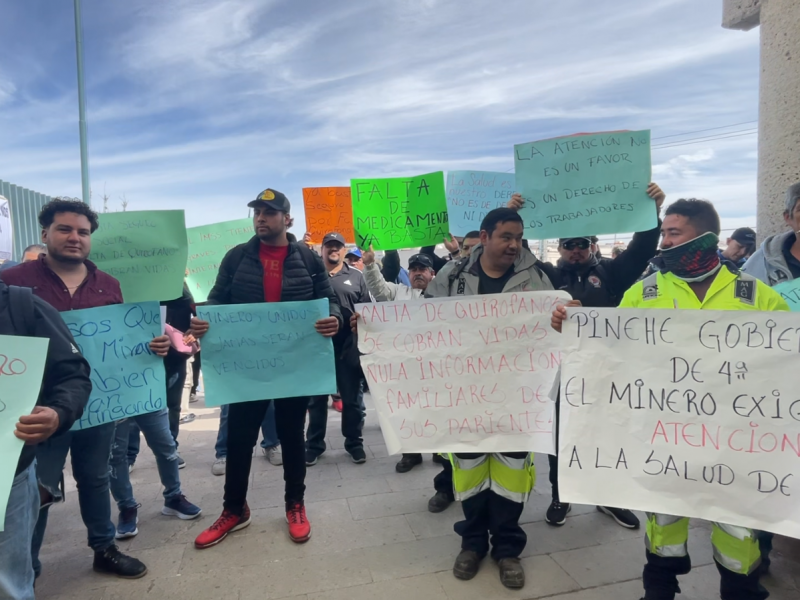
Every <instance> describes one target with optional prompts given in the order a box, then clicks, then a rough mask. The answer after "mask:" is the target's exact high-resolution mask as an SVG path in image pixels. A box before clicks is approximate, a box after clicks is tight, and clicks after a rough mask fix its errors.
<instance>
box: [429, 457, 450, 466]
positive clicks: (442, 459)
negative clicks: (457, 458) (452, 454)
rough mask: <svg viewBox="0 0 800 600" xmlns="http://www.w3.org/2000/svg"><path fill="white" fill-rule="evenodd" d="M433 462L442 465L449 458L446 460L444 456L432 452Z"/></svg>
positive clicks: (447, 461)
mask: <svg viewBox="0 0 800 600" xmlns="http://www.w3.org/2000/svg"><path fill="white" fill-rule="evenodd" d="M433 462H435V463H436V464H437V465H442V466H444V465H446V464H447V463H449V462H450V461H449V460H447V459H446V458H445V457H444V456H442V455H441V454H434V455H433Z"/></svg>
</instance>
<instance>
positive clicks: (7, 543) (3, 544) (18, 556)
mask: <svg viewBox="0 0 800 600" xmlns="http://www.w3.org/2000/svg"><path fill="white" fill-rule="evenodd" d="M38 516H39V488H38V486H37V485H36V463H35V462H34V463H33V464H32V465H31V466H29V467H28V468H27V469H25V470H24V471H23V472H22V473H20V474H19V475H17V476H16V477H14V483H13V484H12V485H11V494H10V495H9V497H8V506H7V508H6V519H5V526H4V530H3V531H1V532H0V598H3V600H5V599H8V600H33V598H34V594H33V579H34V575H33V566H32V564H31V539H32V538H33V531H34V528H35V527H36V519H37V517H38Z"/></svg>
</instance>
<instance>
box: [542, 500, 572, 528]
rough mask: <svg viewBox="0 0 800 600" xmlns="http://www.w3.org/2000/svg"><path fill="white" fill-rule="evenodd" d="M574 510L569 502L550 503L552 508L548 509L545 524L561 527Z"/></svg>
mask: <svg viewBox="0 0 800 600" xmlns="http://www.w3.org/2000/svg"><path fill="white" fill-rule="evenodd" d="M571 510H572V506H571V505H570V504H569V503H567V502H556V501H555V500H553V501H552V502H551V503H550V508H548V509H547V514H546V515H545V517H544V520H545V522H546V523H547V524H548V525H552V526H553V527H561V526H562V525H563V524H564V523H566V521H567V513H568V512H569V511H571Z"/></svg>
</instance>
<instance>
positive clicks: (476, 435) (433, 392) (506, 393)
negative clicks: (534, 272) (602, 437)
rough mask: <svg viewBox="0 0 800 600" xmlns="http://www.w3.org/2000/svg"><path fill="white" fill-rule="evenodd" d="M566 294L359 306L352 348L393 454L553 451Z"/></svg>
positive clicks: (532, 294) (526, 293)
mask: <svg viewBox="0 0 800 600" xmlns="http://www.w3.org/2000/svg"><path fill="white" fill-rule="evenodd" d="M569 299H570V297H569V295H568V294H566V293H564V292H555V291H551V292H522V293H516V294H497V295H491V296H469V297H459V298H440V299H428V300H412V301H408V302H380V303H377V304H360V305H358V306H357V307H356V308H357V310H358V312H359V313H360V314H361V317H362V318H361V319H359V325H358V347H359V350H360V351H361V352H362V353H363V356H362V357H361V366H362V367H363V369H364V374H365V376H366V378H367V382H368V383H369V388H370V391H371V392H372V397H373V399H374V401H375V406H376V408H377V412H378V419H379V421H380V424H381V430H382V431H383V437H384V438H385V440H386V447H387V449H388V451H389V453H390V454H397V453H399V452H524V451H529V452H545V453H549V454H554V450H555V443H554V430H553V413H554V405H553V402H552V400H551V398H550V397H549V396H550V393H551V391H552V389H553V386H554V384H555V380H556V376H557V373H558V366H559V364H560V361H561V351H560V344H561V343H562V340H561V339H560V337H561V336H559V335H558V334H557V333H556V332H555V331H553V329H552V328H551V327H550V317H551V313H552V312H553V309H554V308H555V307H556V306H558V305H561V304H564V303H566V302H567V301H568V300H569Z"/></svg>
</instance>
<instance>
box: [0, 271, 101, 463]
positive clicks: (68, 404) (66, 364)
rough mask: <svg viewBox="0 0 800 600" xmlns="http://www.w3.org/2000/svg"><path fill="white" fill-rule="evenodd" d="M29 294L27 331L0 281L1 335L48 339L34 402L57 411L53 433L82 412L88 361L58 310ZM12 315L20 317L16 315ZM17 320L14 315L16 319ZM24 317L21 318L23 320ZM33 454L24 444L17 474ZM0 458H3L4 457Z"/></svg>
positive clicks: (86, 396) (88, 389) (86, 394)
mask: <svg viewBox="0 0 800 600" xmlns="http://www.w3.org/2000/svg"><path fill="white" fill-rule="evenodd" d="M28 295H29V297H30V299H31V303H32V312H31V314H30V317H29V318H30V319H31V321H30V324H29V325H26V327H27V329H28V330H27V331H24V330H23V331H19V330H18V329H19V327H15V325H14V321H12V318H11V311H10V309H9V290H8V287H7V286H6V285H5V284H4V283H2V282H0V335H20V336H22V335H25V336H32V337H42V338H47V339H49V340H50V343H49V344H48V346H47V358H46V359H45V365H44V378H43V380H42V389H41V391H40V393H39V398H38V399H37V401H36V405H37V406H47V407H49V408H52V409H53V410H54V411H56V413H58V421H59V425H58V430H57V431H56V433H55V434H54V435H59V434H61V433H64V432H65V431H68V430H69V429H70V428H71V427H72V425H73V424H74V423H75V421H76V420H77V419H79V418H80V416H81V415H82V414H83V409H84V407H85V406H86V403H87V402H88V401H89V394H90V393H91V391H92V381H91V380H90V379H89V374H90V371H89V363H88V362H86V359H85V358H83V356H81V354H80V353H79V352H78V349H77V348H76V346H75V340H74V339H73V338H72V334H70V332H69V329H67V325H66V323H64V320H63V319H62V318H61V315H59V314H58V311H56V309H54V308H53V307H52V306H50V305H49V304H48V303H47V302H45V301H44V300H42V299H41V298H37V297H36V296H34V295H33V294H30V292H29V291H28ZM15 317H16V318H19V315H16V312H15ZM15 320H16V319H15ZM26 321H27V319H24V318H23V320H22V322H26ZM35 456H36V446H29V445H27V444H26V445H25V446H24V447H23V449H22V454H21V456H20V457H19V461H18V462H17V470H16V474H17V475H18V474H20V473H21V472H22V471H24V470H25V469H27V468H28V466H29V465H30V464H31V463H32V462H33V459H34V457H35ZM3 460H6V459H5V458H3Z"/></svg>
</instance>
